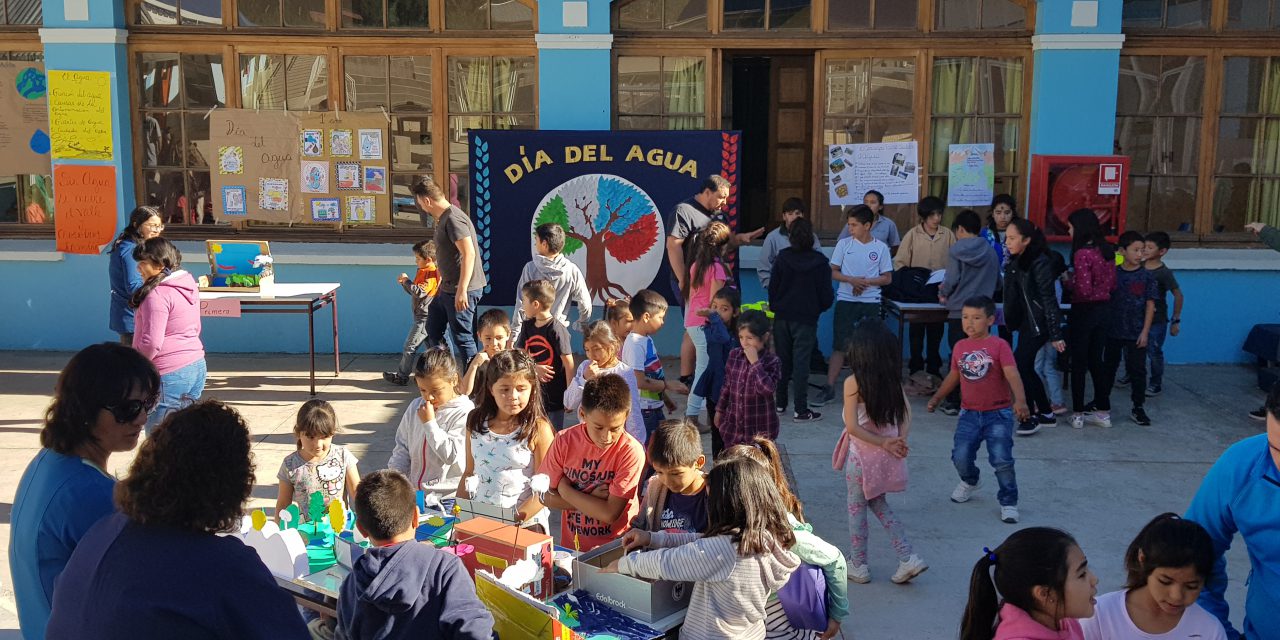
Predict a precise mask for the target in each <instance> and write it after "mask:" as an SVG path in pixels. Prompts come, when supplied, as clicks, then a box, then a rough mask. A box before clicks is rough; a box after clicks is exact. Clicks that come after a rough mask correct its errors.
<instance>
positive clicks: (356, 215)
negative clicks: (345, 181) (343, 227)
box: [347, 196, 374, 222]
mask: <svg viewBox="0 0 1280 640" xmlns="http://www.w3.org/2000/svg"><path fill="white" fill-rule="evenodd" d="M373 221H374V205H373V198H369V197H366V196H347V222H373Z"/></svg>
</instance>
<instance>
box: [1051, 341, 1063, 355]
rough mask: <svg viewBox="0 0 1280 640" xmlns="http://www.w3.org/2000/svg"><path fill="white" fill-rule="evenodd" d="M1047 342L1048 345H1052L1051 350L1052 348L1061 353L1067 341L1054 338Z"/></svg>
mask: <svg viewBox="0 0 1280 640" xmlns="http://www.w3.org/2000/svg"><path fill="white" fill-rule="evenodd" d="M1049 344H1050V345H1052V346H1053V350H1054V351H1057V352H1058V353H1062V352H1063V351H1066V350H1067V343H1066V342H1065V341H1062V340H1054V341H1053V342H1050V343H1049Z"/></svg>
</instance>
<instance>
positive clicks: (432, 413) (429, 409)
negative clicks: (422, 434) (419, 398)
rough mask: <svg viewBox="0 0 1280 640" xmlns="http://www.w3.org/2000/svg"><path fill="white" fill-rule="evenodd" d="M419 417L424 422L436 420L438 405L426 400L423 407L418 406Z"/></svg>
mask: <svg viewBox="0 0 1280 640" xmlns="http://www.w3.org/2000/svg"><path fill="white" fill-rule="evenodd" d="M418 419H419V420H421V421H422V423H423V424H426V423H428V422H434V421H435V419H436V407H435V405H433V404H431V403H430V402H426V401H424V402H423V403H422V406H421V407H418Z"/></svg>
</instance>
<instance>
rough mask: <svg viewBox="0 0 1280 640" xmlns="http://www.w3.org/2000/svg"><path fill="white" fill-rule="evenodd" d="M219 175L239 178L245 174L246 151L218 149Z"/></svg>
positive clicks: (232, 148) (229, 148)
mask: <svg viewBox="0 0 1280 640" xmlns="http://www.w3.org/2000/svg"><path fill="white" fill-rule="evenodd" d="M218 173H221V174H222V175H237V176H238V175H240V174H242V173H244V149H242V148H240V147H218Z"/></svg>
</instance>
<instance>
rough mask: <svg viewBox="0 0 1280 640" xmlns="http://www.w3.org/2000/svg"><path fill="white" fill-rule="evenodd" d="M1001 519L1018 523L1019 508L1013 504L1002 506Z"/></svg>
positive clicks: (1010, 522) (1007, 522) (1009, 522)
mask: <svg viewBox="0 0 1280 640" xmlns="http://www.w3.org/2000/svg"><path fill="white" fill-rule="evenodd" d="M1000 521H1001V522H1004V523H1006V524H1017V522H1018V508H1017V507H1015V506H1013V505H1009V506H1002V507H1000Z"/></svg>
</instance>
